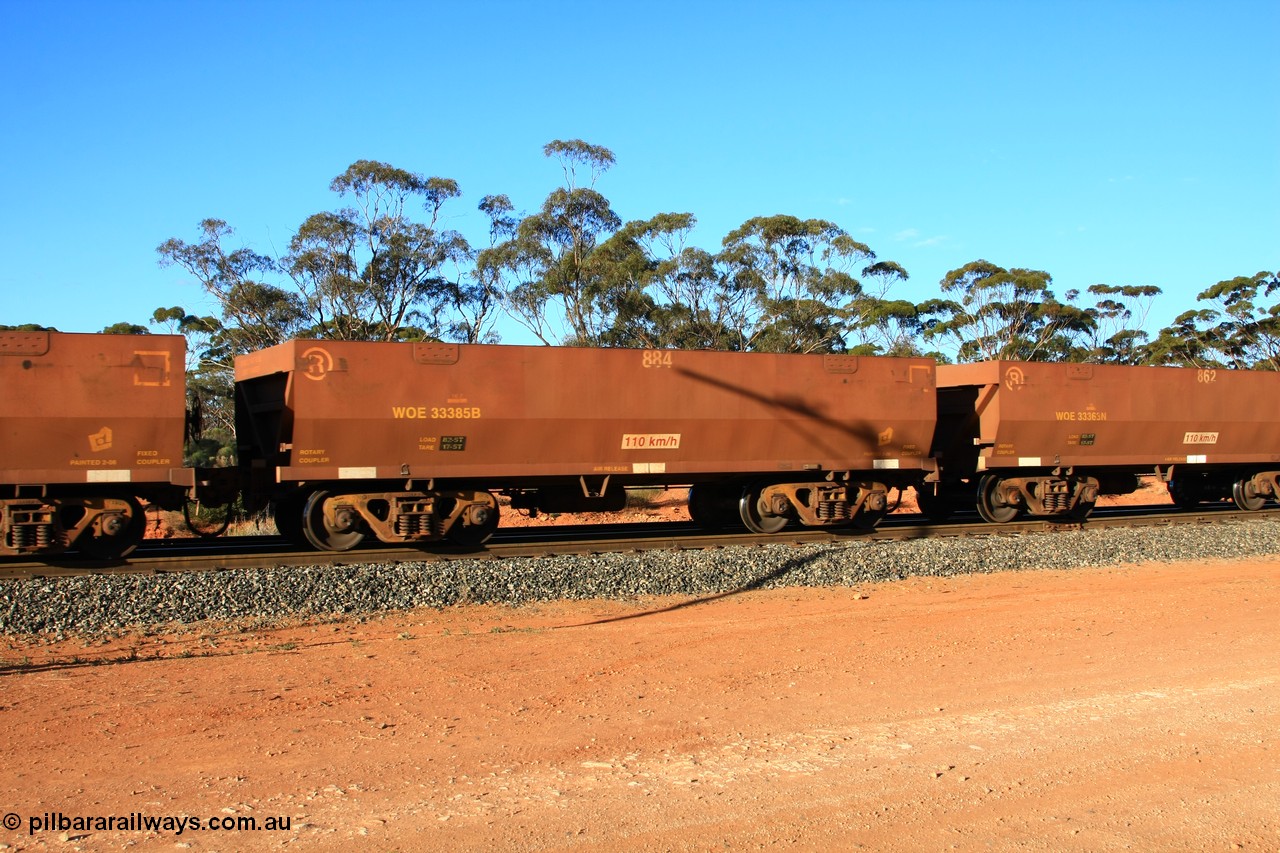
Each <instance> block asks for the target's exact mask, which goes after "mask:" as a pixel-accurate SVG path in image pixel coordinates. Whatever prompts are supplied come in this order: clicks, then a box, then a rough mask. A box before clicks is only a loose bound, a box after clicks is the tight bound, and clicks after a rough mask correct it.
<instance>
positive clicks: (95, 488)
mask: <svg viewBox="0 0 1280 853" xmlns="http://www.w3.org/2000/svg"><path fill="white" fill-rule="evenodd" d="M185 353H186V345H185V341H184V340H183V339H182V338H181V337H179V336H174V335H141V336H137V335H80V334H63V333H58V332H0V554H33V553H59V552H61V551H65V550H68V549H74V550H78V551H80V552H82V553H84V554H87V555H89V556H94V557H101V558H104V559H105V558H115V557H120V556H123V555H125V554H127V553H129V552H130V551H132V550H133V549H134V548H135V547H136V546H137V544H138V542H139V541H141V539H142V536H143V532H144V527H145V519H144V518H143V511H142V506H141V503H140V500H147V501H154V502H158V503H164V504H166V505H171V506H172V505H174V503H175V502H176V503H177V504H180V503H181V501H182V499H183V497H184V495H185V491H184V490H185V489H186V488H187V487H190V486H192V485H193V480H194V472H193V471H191V469H187V468H183V467H182V443H183V430H184V426H185V418H186V392H185V387H186V384H185V381H184V371H185V364H184V358H185Z"/></svg>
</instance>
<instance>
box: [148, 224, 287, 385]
mask: <svg viewBox="0 0 1280 853" xmlns="http://www.w3.org/2000/svg"><path fill="white" fill-rule="evenodd" d="M199 230H200V239H199V241H198V242H195V243H187V242H185V241H183V240H180V239H178V238H177V237H172V238H170V239H168V240H166V241H164V242H163V243H161V244H160V245H159V246H158V247H156V252H157V253H158V254H159V255H160V266H161V267H173V266H176V267H179V268H181V269H183V270H185V271H186V272H187V273H188V274H189V275H190V276H191V277H192V278H194V279H195V280H196V282H197V283H198V284H199V285H200V287H201V289H202V290H203V291H204V292H205V293H206V294H207V295H209V296H211V297H213V299H214V300H215V301H216V302H217V303H218V305H219V307H220V309H221V315H222V316H221V318H220V320H219V328H220V331H221V333H222V341H223V343H224V345H225V349H226V352H227V360H228V364H227V366H228V367H229V366H230V365H229V357H230V356H232V355H235V354H236V353H240V352H249V351H251V350H255V349H262V348H264V347H269V346H272V345H274V344H278V343H282V342H283V341H286V340H288V339H289V338H291V337H294V336H296V335H297V334H299V333H300V332H301V331H302V330H303V329H304V328H306V326H307V325H308V324H307V312H306V303H305V302H304V300H303V299H302V297H301V296H300V295H299V294H298V293H296V292H294V291H291V290H285V289H284V288H282V287H279V286H278V285H276V284H273V283H271V282H270V281H267V280H265V279H266V278H268V277H270V276H272V275H275V274H277V273H278V272H279V266H278V265H277V264H276V262H275V260H274V259H272V258H270V257H268V256H266V255H262V254H259V253H257V252H255V251H253V250H252V249H249V248H248V247H240V248H238V249H233V250H230V251H228V250H227V248H226V247H225V246H224V245H223V242H224V241H225V240H226V239H227V238H228V237H230V236H231V235H232V234H233V233H234V231H233V230H232V229H231V227H230V226H228V225H227V223H226V222H224V221H223V220H221V219H205V220H203V221H201V222H200V225H199ZM161 310H164V309H161Z"/></svg>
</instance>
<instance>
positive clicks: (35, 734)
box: [0, 560, 1280, 851]
mask: <svg viewBox="0 0 1280 853" xmlns="http://www.w3.org/2000/svg"><path fill="white" fill-rule="evenodd" d="M1278 617H1280V560H1267V561H1262V562H1249V563H1245V562H1238V563H1226V562H1223V563H1207V564H1197V565H1173V566H1164V565H1144V566H1139V567H1121V568H1110V569H1096V570H1083V571H1073V572H1031V573H1019V574H1001V575H990V576H967V577H960V578H954V579H947V580H937V579H934V580H911V581H907V582H899V583H892V584H882V585H868V586H864V587H860V588H856V589H813V590H784V591H770V592H751V593H745V594H736V595H725V596H714V597H710V598H707V599H696V600H695V599H661V600H639V601H629V602H585V603H557V604H553V605H542V606H529V607H522V608H490V607H459V608H451V609H448V610H444V611H417V612H412V613H407V614H396V615H393V616H389V617H387V618H384V619H379V620H374V621H372V622H368V623H365V624H356V623H346V622H344V623H330V624H308V625H293V626H288V627H283V628H279V629H273V630H238V629H236V628H235V627H234V626H208V625H206V626H199V627H197V628H195V629H192V630H189V631H187V632H182V633H174V634H169V635H163V636H161V635H152V636H137V637H124V638H118V639H115V640H112V641H110V642H108V643H105V644H86V643H82V642H77V641H63V642H59V643H53V644H49V643H39V642H30V641H25V642H19V641H16V640H13V639H9V640H6V641H4V643H3V651H2V652H0V658H2V659H3V660H2V663H0V675H3V694H2V695H0V711H2V713H0V812H4V813H5V821H6V822H8V821H10V820H14V821H16V822H17V825H18V828H17V829H16V830H12V831H11V830H9V829H3V830H0V845H6V846H7V849H18V850H25V849H55V850H79V849H83V850H114V849H132V850H174V849H194V850H224V851H231V850H276V849H280V848H282V847H287V848H290V849H294V848H296V849H322V850H340V849H342V850H345V849H349V848H350V847H351V846H352V843H353V841H364V842H371V843H372V845H373V847H374V848H375V849H380V850H394V849H401V850H450V851H453V850H480V849H496V850H531V849H538V850H589V851H616V850H712V849H715V850H721V849H723V850H754V849H762V848H770V849H773V848H784V849H787V848H790V849H803V850H848V849H859V848H861V849H873V850H875V849H899V850H941V849H959V850H978V849H982V850H990V849H995V850H1006V849H1031V850H1055V851H1056V850H1082V851H1083V850H1113V849H1114V850H1118V849H1136V850H1165V849H1176V850H1233V849H1246V850H1260V851H1261V850H1277V849H1280V752H1278V751H1277V741H1276V734H1275V733H1276V731H1277V730H1278V728H1280V663H1278V662H1280V632H1277V630H1276V626H1277V624H1280V619H1278ZM46 813H48V814H47V815H46ZM59 814H61V815H62V817H63V820H64V821H74V819H76V818H84V817H95V816H108V815H111V816H118V817H120V818H128V816H130V815H135V814H137V815H142V816H145V817H148V818H163V817H166V816H169V817H177V816H188V817H196V818H199V819H201V820H202V821H204V822H205V825H206V826H207V824H208V821H209V819H210V818H218V819H220V820H221V819H223V818H233V819H234V818H253V819H254V820H256V821H257V822H258V825H259V826H260V827H261V826H265V825H266V821H267V820H269V819H272V818H276V817H283V818H288V819H289V827H288V829H271V830H265V829H259V830H258V831H256V832H255V831H247V830H241V831H234V832H233V831H221V830H214V829H208V828H204V829H201V830H199V831H197V830H193V829H190V828H188V829H186V830H184V831H183V832H182V834H181V835H179V834H176V832H175V831H174V830H173V829H169V830H160V831H156V830H151V831H148V830H142V829H131V828H126V829H124V830H120V829H105V828H94V827H93V825H92V822H91V823H90V824H89V825H88V827H87V828H79V827H80V826H84V824H83V821H81V823H80V824H78V825H77V824H76V823H74V822H70V823H66V822H64V823H62V824H61V826H62V827H64V828H59V817H58V815H59ZM10 815H12V816H13V817H12V818H11V817H10ZM46 816H47V818H48V822H49V824H50V825H51V826H52V828H51V829H48V830H39V831H36V832H35V833H34V834H32V833H30V832H29V830H30V829H31V820H32V819H33V818H35V819H40V820H45V819H46ZM133 819H134V820H138V819H139V818H133Z"/></svg>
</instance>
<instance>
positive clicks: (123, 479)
mask: <svg viewBox="0 0 1280 853" xmlns="http://www.w3.org/2000/svg"><path fill="white" fill-rule="evenodd" d="M84 476H85V482H88V483H127V482H129V481H130V480H132V479H133V472H132V471H130V470H128V469H127V468H125V469H121V468H108V469H107V470H105V471H86V472H85V474H84Z"/></svg>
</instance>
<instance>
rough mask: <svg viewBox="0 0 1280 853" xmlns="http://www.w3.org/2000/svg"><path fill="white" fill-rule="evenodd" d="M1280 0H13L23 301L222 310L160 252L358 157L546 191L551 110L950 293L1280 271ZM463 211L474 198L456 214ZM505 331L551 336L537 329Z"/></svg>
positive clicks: (648, 204) (277, 232)
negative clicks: (1029, 276)
mask: <svg viewBox="0 0 1280 853" xmlns="http://www.w3.org/2000/svg"><path fill="white" fill-rule="evenodd" d="M1278 37H1280V3H1277V2H1275V0H1263V2H1233V0H1218V2H1124V0H1113V2H1057V3H1041V2H953V3H942V2H912V0H905V2H888V0H886V1H885V2H803V0H800V2H796V0H790V2H781V0H778V2H769V3H764V2H751V0H739V1H738V2H699V1H698V0H685V2H662V0H652V2H644V3H608V2H600V0H595V2H584V3H568V2H553V1H552V0H542V2H483V0H480V2H468V3H464V2H455V3H439V2H404V3H386V2H360V3H355V2H349V3H333V2H283V0H279V1H278V2H268V0H262V1H261V2H253V3H249V2H243V3H242V2H218V3H203V2H183V0H167V2H129V0H114V1H113V2H57V0H0V79H2V80H3V85H2V86H0V122H2V124H0V128H2V129H3V133H0V161H2V162H3V169H4V175H5V180H4V193H3V202H2V203H0V259H2V260H0V297H2V299H0V323H7V324H17V323H28V322H33V323H40V324H43V325H49V326H55V327H57V328H59V329H61V330H63V331H98V330H100V329H102V328H103V327H104V326H106V325H109V324H111V323H115V322H134V323H139V324H145V323H146V321H147V319H148V318H149V317H150V315H151V313H152V311H153V310H154V309H155V308H157V307H160V306H170V305H183V306H184V307H186V308H187V309H188V310H189V311H198V312H200V313H208V312H209V311H211V310H212V306H211V305H210V304H209V303H207V302H204V301H203V300H202V296H201V294H200V292H199V290H198V288H197V287H196V286H195V285H194V284H193V283H192V282H191V281H189V280H187V279H186V278H184V276H183V274H182V273H181V271H179V270H176V269H161V268H160V267H159V266H158V265H157V263H156V261H157V255H156V253H155V248H156V246H157V245H159V244H160V243H161V242H162V241H164V240H165V239H167V238H169V237H180V238H182V239H184V240H187V241H195V240H196V239H197V237H198V232H197V223H198V222H199V221H200V220H201V219H204V218H206V217H216V218H219V219H224V220H226V221H227V222H228V223H229V224H230V225H231V226H232V227H233V228H235V229H236V235H235V239H234V240H233V242H232V244H231V245H232V246H233V247H235V246H238V245H241V244H243V245H248V246H251V247H252V248H254V249H255V250H257V251H259V252H262V253H265V254H280V253H283V251H284V249H285V247H286V245H287V243H288V241H289V238H290V237H291V236H292V234H293V233H294V231H295V230H296V228H297V227H298V225H299V224H300V223H301V222H302V221H303V220H304V219H305V218H306V217H307V216H308V215H310V214H312V213H316V212H319V211H322V210H327V209H333V208H335V207H337V206H338V205H339V200H338V198H337V196H336V195H334V194H333V193H331V192H330V191H329V189H328V185H329V182H330V181H331V180H332V179H333V178H334V177H335V176H336V175H338V174H340V173H341V172H342V171H344V170H345V169H346V167H347V166H348V165H350V164H351V163H352V162H354V161H356V160H360V159H372V160H382V161H385V162H388V163H390V164H392V165H394V166H397V167H400V168H403V169H407V170H410V171H413V172H419V173H422V174H424V175H438V176H442V177H448V178H453V179H455V180H457V181H458V182H459V184H460V185H461V188H462V190H463V193H464V196H463V197H462V198H461V199H458V200H455V201H454V202H451V211H452V214H451V215H452V218H451V221H450V223H449V224H450V225H451V226H452V227H455V228H457V229H459V230H461V231H463V233H465V234H467V236H468V237H469V238H471V239H472V240H473V241H474V242H476V243H482V242H483V241H484V240H486V239H487V234H486V232H485V228H484V220H483V219H482V218H481V217H480V216H479V215H478V214H476V213H475V206H476V204H477V203H478V202H479V201H480V199H481V197H483V196H485V195H488V194H491V193H505V194H507V195H509V196H510V197H511V199H512V201H513V202H514V204H515V206H516V208H517V210H518V211H532V210H534V209H536V208H537V207H538V205H539V204H540V203H541V201H542V199H543V198H544V197H545V196H546V194H547V193H548V192H549V191H550V190H551V189H553V188H554V187H555V186H556V185H557V184H558V183H559V182H560V180H561V174H560V171H559V167H558V166H557V164H556V163H555V162H554V161H552V160H548V159H545V158H544V157H543V156H542V146H543V145H544V144H545V143H547V142H549V141H551V140H553V139H573V138H580V139H584V140H586V141H588V142H591V143H594V144H598V145H604V146H606V147H608V148H610V149H611V150H612V151H613V152H614V154H615V155H616V156H617V164H616V165H615V166H614V168H613V169H612V170H611V171H610V172H609V173H608V174H607V175H605V177H604V178H603V179H602V180H601V182H600V183H599V184H598V185H597V189H599V190H600V191H602V192H603V193H604V194H605V195H606V196H607V197H608V198H609V199H610V200H611V201H612V202H613V205H614V209H615V210H616V211H617V212H618V214H619V215H620V216H621V217H622V218H623V219H624V220H626V219H640V218H648V217H650V216H652V215H654V214H656V213H660V212H666V211H680V212H685V211H687V212H692V213H693V214H695V215H696V216H697V218H698V222H699V226H698V229H697V230H696V232H695V233H694V241H693V242H695V243H696V244H698V245H701V246H703V247H704V248H708V249H716V248H718V247H719V245H720V241H721V239H722V238H723V237H724V235H725V234H726V233H728V232H729V231H730V230H731V229H733V228H735V227H736V226H738V225H740V224H741V223H742V222H743V221H745V220H746V219H748V218H750V217H753V216H759V215H772V214H777V213H786V214H792V215H795V216H799V217H801V218H822V219H829V220H831V221H833V222H835V223H836V224H838V225H840V226H841V227H843V228H844V229H846V230H847V231H849V232H850V233H851V234H853V235H854V236H856V237H857V238H858V239H861V240H863V241H864V242H866V243H868V244H869V245H870V246H871V248H872V249H873V250H874V251H875V252H876V253H877V255H878V256H879V257H880V258H882V259H891V260H896V261H898V262H899V263H901V264H902V265H903V266H905V267H906V269H907V270H908V272H909V273H910V276H911V280H910V282H909V284H908V285H906V286H905V287H904V288H903V289H902V290H900V291H897V292H896V293H897V295H900V296H902V297H904V298H911V299H915V300H920V299H924V298H927V297H930V296H935V295H937V293H938V281H939V280H940V279H941V278H942V276H943V275H944V274H945V273H946V272H947V271H948V270H951V269H954V268H956V267H959V266H962V265H964V264H966V263H968V262H969V261H972V260H976V259H978V258H985V259H986V260H989V261H991V262H993V263H996V264H999V265H1001V266H1005V267H1015V266H1016V267H1031V268H1034V269H1041V270H1046V271H1048V272H1049V273H1050V274H1051V275H1052V276H1053V278H1054V290H1055V291H1056V292H1057V293H1059V294H1062V293H1063V292H1064V291H1066V290H1068V289H1081V290H1083V289H1084V288H1086V287H1088V286H1089V285H1091V284H1096V283H1106V284H1113V285H1125V284H1154V285H1158V286H1159V287H1161V288H1163V289H1164V291H1165V295H1164V296H1162V297H1161V298H1160V300H1159V301H1158V302H1157V304H1156V307H1155V311H1154V312H1153V316H1152V319H1153V321H1154V323H1155V324H1156V325H1162V324H1164V323H1165V322H1167V321H1168V320H1169V319H1171V318H1172V317H1173V316H1174V315H1176V314H1177V313H1179V312H1181V311H1182V310H1185V309H1186V308H1188V307H1191V306H1193V305H1194V303H1195V295H1196V294H1197V293H1198V292H1200V291H1201V290H1203V289H1204V288H1205V287H1208V286H1209V285H1212V284H1213V283H1215V282H1217V281H1219V280H1221V279H1226V278H1232V277H1234V276H1237V275H1252V274H1253V273H1255V272H1258V271H1259V270H1262V269H1266V270H1272V271H1274V270H1277V269H1280V62H1278V61H1277V57H1276V50H1275V47H1276V43H1277V38H1278ZM448 209H450V208H447V210H448ZM500 331H501V332H502V334H503V338H504V340H505V341H507V342H510V343H523V342H527V340H526V339H525V337H524V336H523V333H522V332H521V331H520V330H519V329H518V327H515V326H513V325H504V326H503V327H501V329H500Z"/></svg>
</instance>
